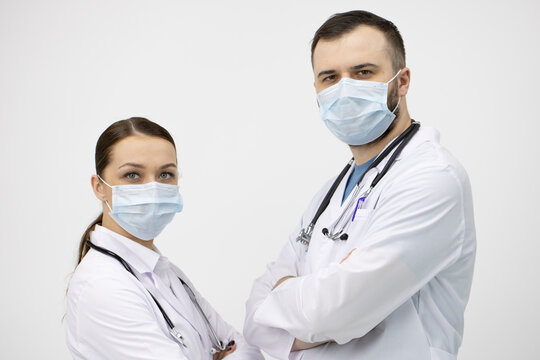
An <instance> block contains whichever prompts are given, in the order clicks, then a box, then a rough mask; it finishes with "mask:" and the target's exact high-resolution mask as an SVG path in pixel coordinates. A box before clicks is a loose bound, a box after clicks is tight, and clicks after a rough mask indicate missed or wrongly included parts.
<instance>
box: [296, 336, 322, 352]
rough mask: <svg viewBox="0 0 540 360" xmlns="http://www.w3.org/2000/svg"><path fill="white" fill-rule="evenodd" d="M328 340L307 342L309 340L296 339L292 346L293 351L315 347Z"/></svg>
mask: <svg viewBox="0 0 540 360" xmlns="http://www.w3.org/2000/svg"><path fill="white" fill-rule="evenodd" d="M328 342H330V341H319V342H316V343H307V342H303V341H302V340H298V339H294V343H293V346H292V348H291V351H300V350H307V349H311V348H314V347H315V346H319V345H322V344H326V343H328Z"/></svg>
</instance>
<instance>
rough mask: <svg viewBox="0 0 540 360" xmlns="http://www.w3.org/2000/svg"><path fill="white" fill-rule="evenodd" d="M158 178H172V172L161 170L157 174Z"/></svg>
mask: <svg viewBox="0 0 540 360" xmlns="http://www.w3.org/2000/svg"><path fill="white" fill-rule="evenodd" d="M159 178H160V179H161V180H170V179H172V178H174V174H173V173H171V172H162V173H161V174H160V175H159Z"/></svg>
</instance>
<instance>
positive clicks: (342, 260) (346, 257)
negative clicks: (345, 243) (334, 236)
mask: <svg viewBox="0 0 540 360" xmlns="http://www.w3.org/2000/svg"><path fill="white" fill-rule="evenodd" d="M354 250H356V248H354V249H352V250H351V251H349V253H348V254H347V256H345V257H344V258H343V259H341V261H340V262H339V263H340V264H343V262H345V260H347V259H348V258H349V256H351V255H352V253H353V252H354Z"/></svg>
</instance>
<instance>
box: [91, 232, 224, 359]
mask: <svg viewBox="0 0 540 360" xmlns="http://www.w3.org/2000/svg"><path fill="white" fill-rule="evenodd" d="M86 243H87V244H88V246H90V247H91V248H92V249H94V250H97V251H99V252H100V253H102V254H105V255H108V256H110V257H112V258H114V259H116V260H118V262H120V264H122V266H124V268H125V269H126V270H127V271H128V272H130V273H131V275H133V276H135V278H136V279H137V280H138V278H137V276H136V275H135V273H134V272H133V270H131V267H130V266H129V264H128V263H127V262H126V261H125V260H124V259H123V258H122V257H121V256H120V255H118V254H116V253H114V252H112V251H110V250H107V249H105V248H102V247H100V246H97V245H95V244H93V243H92V242H90V241H89V240H87V241H86ZM178 280H180V282H181V283H182V285H184V288H185V289H186V290H187V293H188V295H189V298H190V299H191V301H192V302H193V304H195V306H196V307H197V310H198V311H199V313H201V315H202V316H203V318H204V320H205V322H206V326H207V327H208V329H210V332H211V333H212V337H213V340H214V341H213V343H214V344H213V345H214V347H213V348H211V349H210V353H211V354H212V355H213V354H216V353H218V352H221V351H224V350H225V349H226V346H225V345H224V344H223V342H222V341H221V340H219V338H218V336H217V334H216V332H215V330H214V328H213V327H212V325H211V324H210V321H209V320H208V317H206V314H205V313H204V311H203V310H202V308H201V306H200V305H199V302H198V301H197V298H196V297H195V293H194V292H193V290H191V288H190V287H189V286H188V284H186V282H185V281H184V280H182V279H180V278H178ZM146 291H148V293H149V294H150V296H151V297H152V299H154V302H155V303H156V305H157V307H158V309H159V311H160V312H161V314H162V315H163V318H164V319H165V322H166V323H167V326H168V327H169V333H170V334H171V335H172V337H173V338H175V339H176V340H177V341H178V342H179V343H180V344H181V345H182V346H183V347H185V348H187V345H186V343H185V341H184V337H183V336H182V334H180V332H179V331H178V330H177V329H176V327H175V326H174V324H173V322H172V321H171V319H170V318H169V316H168V315H167V313H166V312H165V310H163V307H162V306H161V304H160V303H159V301H157V299H156V298H155V297H154V295H153V294H152V293H151V292H150V291H149V290H148V289H146Z"/></svg>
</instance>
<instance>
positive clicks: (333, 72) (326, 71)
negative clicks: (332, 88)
mask: <svg viewBox="0 0 540 360" xmlns="http://www.w3.org/2000/svg"><path fill="white" fill-rule="evenodd" d="M335 73H336V70H323V71H321V72H320V73H319V74H318V75H317V77H318V78H319V77H321V76H322V75H330V74H335Z"/></svg>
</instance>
